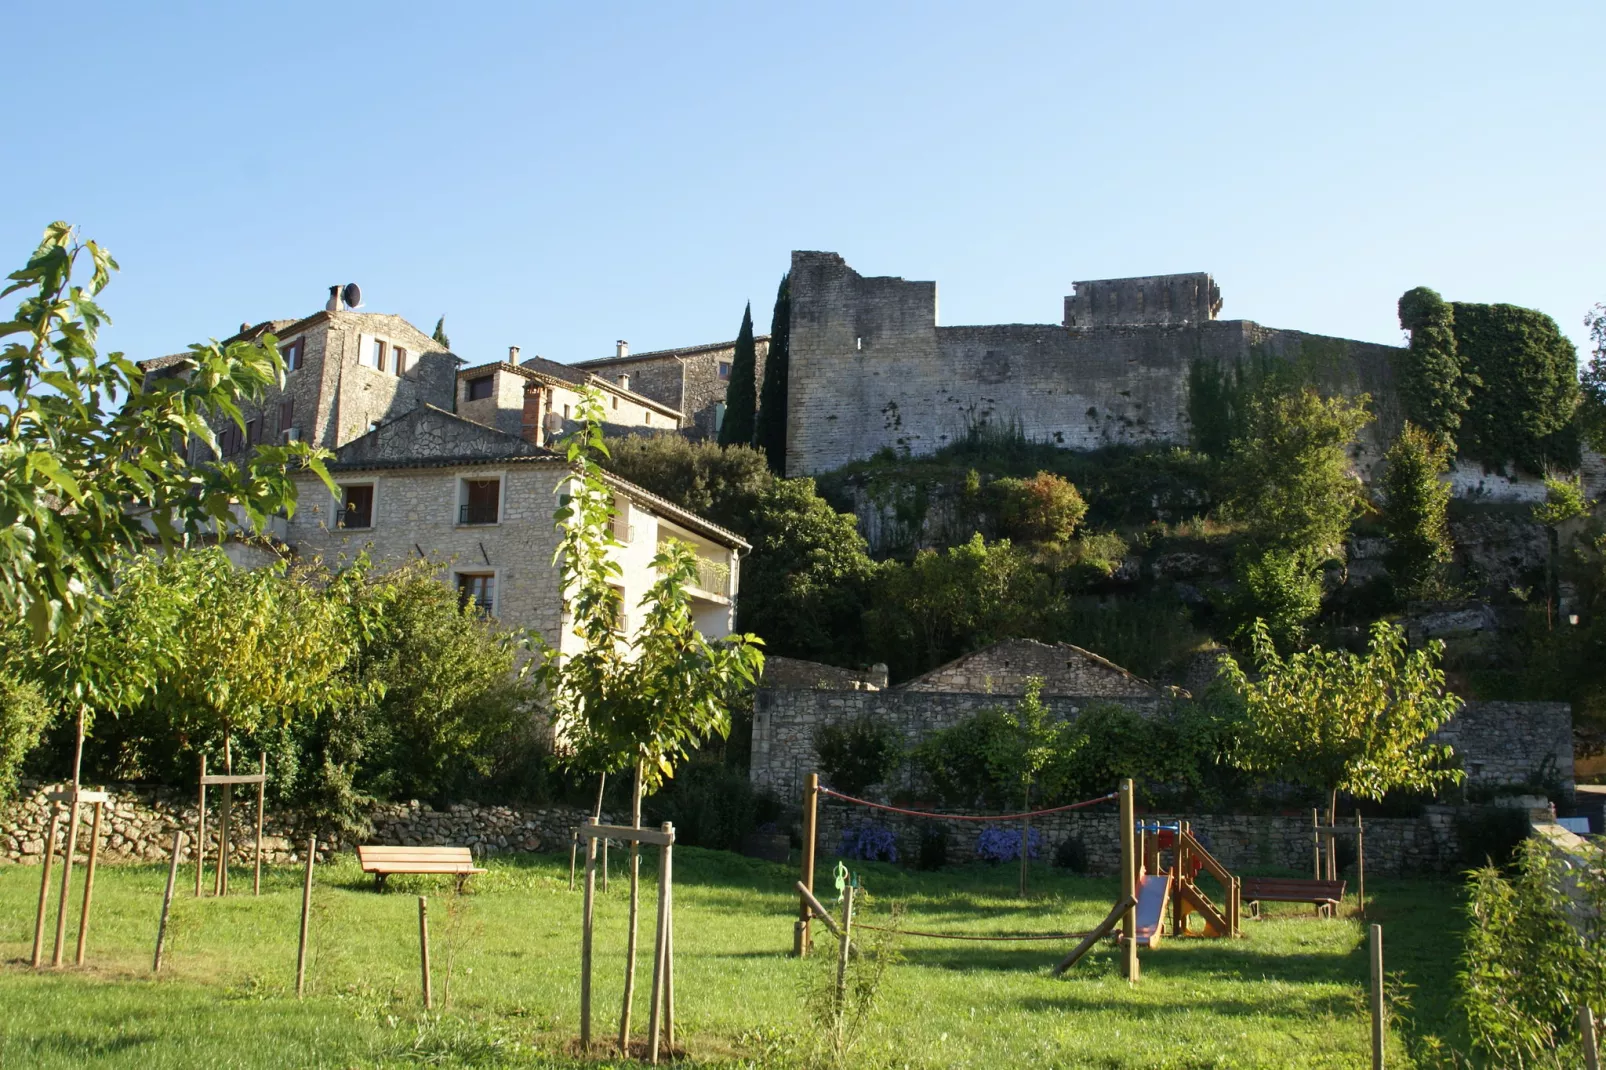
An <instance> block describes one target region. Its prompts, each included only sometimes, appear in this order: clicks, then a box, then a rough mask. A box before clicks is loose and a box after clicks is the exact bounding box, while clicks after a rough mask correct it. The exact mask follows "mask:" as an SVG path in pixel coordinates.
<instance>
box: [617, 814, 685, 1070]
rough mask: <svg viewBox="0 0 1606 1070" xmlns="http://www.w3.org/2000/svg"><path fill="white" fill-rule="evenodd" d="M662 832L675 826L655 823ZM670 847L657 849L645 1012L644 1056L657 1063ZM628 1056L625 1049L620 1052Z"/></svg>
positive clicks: (669, 833) (666, 950)
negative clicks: (648, 1006) (648, 1010)
mask: <svg viewBox="0 0 1606 1070" xmlns="http://www.w3.org/2000/svg"><path fill="white" fill-rule="evenodd" d="M659 829H660V831H662V832H663V834H664V835H665V836H673V835H674V832H675V826H674V825H671V824H669V823H668V822H667V821H666V822H664V823H663V824H662V825H661V826H659ZM672 850H674V845H673V844H672V843H666V844H664V845H663V847H661V848H660V849H659V854H658V930H657V932H656V934H655V939H654V940H653V956H652V1013H651V1014H650V1015H648V1022H647V1051H648V1058H649V1059H650V1060H651V1061H652V1063H653V1064H654V1065H657V1063H658V1053H659V1041H660V1040H661V1039H662V1037H663V1032H662V1031H663V1024H664V1016H663V1002H664V977H665V974H666V972H667V971H666V969H665V967H666V965H667V961H666V960H667V959H668V955H669V881H670V877H671V874H670V866H671V865H672V864H673V863H672V862H671V861H670V852H671V851H672ZM622 1054H624V1055H626V1056H627V1057H628V1055H629V1053H628V1052H624V1053H622Z"/></svg>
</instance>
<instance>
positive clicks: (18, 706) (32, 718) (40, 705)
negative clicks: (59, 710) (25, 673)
mask: <svg viewBox="0 0 1606 1070" xmlns="http://www.w3.org/2000/svg"><path fill="white" fill-rule="evenodd" d="M54 714H55V711H54V710H53V709H51V706H50V703H49V701H47V700H46V698H45V693H44V690H43V689H42V688H40V687H39V685H37V684H35V683H33V682H32V681H29V680H23V679H20V678H19V677H16V676H13V675H11V674H10V673H0V803H5V802H9V801H10V799H11V797H12V796H13V795H15V794H16V791H17V770H18V769H20V768H21V767H22V760H23V758H25V757H27V755H28V752H29V751H31V750H33V748H34V747H35V746H37V745H38V743H39V737H40V736H41V735H43V734H44V731H45V728H46V727H47V726H48V725H49V724H50V719H51V717H52V716H53V715H54Z"/></svg>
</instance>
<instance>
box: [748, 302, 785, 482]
mask: <svg viewBox="0 0 1606 1070" xmlns="http://www.w3.org/2000/svg"><path fill="white" fill-rule="evenodd" d="M791 336H792V274H791V272H787V273H786V274H785V275H782V276H781V285H780V288H779V289H777V290H776V292H775V311H774V312H773V313H772V314H771V316H770V351H769V355H768V356H767V357H765V358H764V386H763V388H762V389H761V390H760V393H759V406H758V419H757V421H756V424H755V426H754V429H753V445H754V446H757V447H758V448H759V449H761V450H763V451H764V458H765V460H767V461H768V462H769V466H770V471H771V472H774V473H775V474H776V475H778V476H784V475H786V395H787V382H786V377H787V376H788V375H789V374H791V364H792V358H791Z"/></svg>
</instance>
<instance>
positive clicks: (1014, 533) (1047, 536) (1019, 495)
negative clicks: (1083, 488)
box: [987, 472, 1087, 543]
mask: <svg viewBox="0 0 1606 1070" xmlns="http://www.w3.org/2000/svg"><path fill="white" fill-rule="evenodd" d="M987 489H988V490H989V491H990V492H991V494H992V496H993V498H994V500H995V502H996V503H997V504H996V509H997V516H998V534H999V535H1000V536H1002V537H1004V538H1007V539H1013V540H1017V541H1020V542H1029V543H1065V542H1068V541H1070V538H1071V536H1072V535H1074V534H1075V533H1076V526H1077V525H1078V524H1080V523H1081V522H1082V518H1083V517H1084V516H1086V515H1087V502H1085V501H1083V500H1082V496H1081V494H1079V493H1077V490H1076V486H1075V484H1073V483H1071V481H1070V480H1068V479H1065V478H1064V477H1063V476H1057V475H1054V474H1053V473H1052V472H1039V473H1037V474H1036V475H1035V476H1032V477H1031V478H1030V479H1008V478H1006V479H997V480H994V481H993V482H992V483H991V484H990V485H989V486H988V488H987Z"/></svg>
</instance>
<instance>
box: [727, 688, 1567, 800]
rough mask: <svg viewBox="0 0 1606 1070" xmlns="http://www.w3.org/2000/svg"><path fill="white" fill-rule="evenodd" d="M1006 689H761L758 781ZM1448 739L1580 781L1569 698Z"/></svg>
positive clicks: (922, 732) (1133, 700)
mask: <svg viewBox="0 0 1606 1070" xmlns="http://www.w3.org/2000/svg"><path fill="white" fill-rule="evenodd" d="M1008 701H1009V698H1008V695H1007V693H1004V692H1001V691H1000V692H993V693H990V694H989V693H974V692H972V693H952V692H937V691H914V690H909V689H907V687H898V688H894V689H892V690H890V691H863V690H843V691H828V690H818V689H816V690H786V689H779V688H763V689H760V690H759V691H758V693H757V695H756V696H755V699H754V703H753V756H752V771H751V777H752V783H753V786H754V787H756V788H760V789H762V790H765V791H769V792H772V793H774V794H775V795H777V796H779V797H780V798H783V799H789V798H795V797H796V795H797V792H798V791H800V790H801V788H802V784H803V778H804V777H805V776H806V775H807V774H809V773H811V772H813V771H814V770H815V769H816V768H817V759H816V757H815V753H814V735H815V733H816V732H817V731H818V730H819V729H820V727H821V726H822V725H827V724H843V723H847V722H850V721H853V720H856V719H858V718H861V717H868V718H871V719H873V720H875V721H877V722H880V723H883V724H890V725H892V726H894V727H895V728H896V729H897V730H898V734H899V735H900V736H901V737H902V739H903V741H904V743H905V745H907V746H914V745H916V744H918V743H920V742H922V741H923V740H925V739H927V738H928V737H929V736H930V735H931V734H932V733H933V732H936V731H939V730H941V729H944V728H948V727H951V726H952V725H954V724H957V723H958V722H960V721H962V720H964V719H965V718H966V717H969V716H970V715H972V714H974V713H975V712H976V711H977V710H980V709H983V708H985V707H988V706H996V705H998V704H1000V703H1001V702H1008ZM1043 701H1044V704H1045V705H1046V706H1048V708H1049V709H1050V710H1051V711H1053V713H1054V715H1055V716H1056V717H1058V718H1060V719H1062V720H1074V719H1075V718H1076V717H1077V716H1079V715H1080V713H1081V711H1082V710H1083V709H1086V708H1087V707H1089V706H1092V705H1097V704H1099V703H1107V702H1118V703H1119V704H1121V705H1123V706H1127V707H1129V708H1131V709H1135V710H1137V711H1138V712H1139V713H1142V714H1145V715H1148V716H1152V715H1154V714H1156V713H1158V712H1159V711H1160V710H1161V709H1162V708H1164V706H1165V703H1166V702H1167V701H1168V700H1166V699H1163V698H1160V697H1158V696H1154V697H1144V696H1140V695H1121V696H1111V695H1060V694H1056V695H1045V696H1044V699H1043ZM1436 738H1437V739H1438V740H1439V741H1441V742H1444V743H1448V744H1450V745H1451V746H1452V747H1453V748H1454V749H1455V752H1456V755H1457V756H1458V757H1459V758H1460V760H1461V763H1462V767H1463V768H1464V769H1465V770H1466V772H1467V780H1466V784H1467V786H1468V787H1470V788H1499V787H1505V786H1509V785H1515V784H1523V783H1527V782H1529V781H1530V780H1534V779H1551V780H1554V781H1556V782H1557V783H1558V784H1559V786H1560V787H1561V788H1562V790H1564V791H1566V792H1571V791H1572V790H1573V731H1572V707H1571V706H1569V705H1567V704H1566V703H1564V702H1469V703H1467V704H1466V705H1464V706H1463V707H1462V709H1461V712H1460V713H1458V714H1457V715H1456V717H1455V718H1454V719H1453V720H1452V721H1451V722H1450V723H1449V724H1447V725H1445V726H1444V728H1443V729H1441V730H1440V732H1439V734H1438V736H1437V737H1436Z"/></svg>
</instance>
